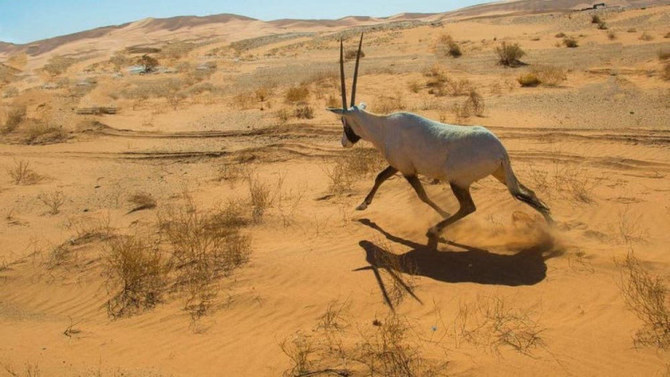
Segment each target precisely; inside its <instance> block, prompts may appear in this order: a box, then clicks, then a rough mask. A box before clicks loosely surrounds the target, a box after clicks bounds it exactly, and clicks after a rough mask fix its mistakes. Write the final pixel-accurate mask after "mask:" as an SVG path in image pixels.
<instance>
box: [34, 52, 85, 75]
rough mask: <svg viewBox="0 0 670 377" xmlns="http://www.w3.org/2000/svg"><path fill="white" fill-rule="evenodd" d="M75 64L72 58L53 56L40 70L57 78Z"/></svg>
mask: <svg viewBox="0 0 670 377" xmlns="http://www.w3.org/2000/svg"><path fill="white" fill-rule="evenodd" d="M76 62H77V61H76V60H75V59H73V58H69V57H65V56H60V55H54V56H52V57H51V58H50V59H49V61H48V62H47V63H46V64H45V65H44V67H42V69H43V70H44V72H46V73H48V74H49V75H51V76H58V75H60V74H63V73H65V71H66V70H67V69H68V68H69V67H70V66H71V65H72V64H74V63H76Z"/></svg>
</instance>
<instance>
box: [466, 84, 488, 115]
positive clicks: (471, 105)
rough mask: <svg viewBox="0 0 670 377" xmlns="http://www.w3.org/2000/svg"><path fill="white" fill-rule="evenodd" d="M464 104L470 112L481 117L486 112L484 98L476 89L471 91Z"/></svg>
mask: <svg viewBox="0 0 670 377" xmlns="http://www.w3.org/2000/svg"><path fill="white" fill-rule="evenodd" d="M463 106H464V107H466V108H467V109H468V112H470V113H472V114H475V115H476V116H479V117H480V116H482V115H483V114H484V98H483V97H482V96H481V95H480V94H479V93H477V91H475V90H474V89H472V90H471V91H470V94H469V95H468V98H467V99H466V100H465V102H464V103H463Z"/></svg>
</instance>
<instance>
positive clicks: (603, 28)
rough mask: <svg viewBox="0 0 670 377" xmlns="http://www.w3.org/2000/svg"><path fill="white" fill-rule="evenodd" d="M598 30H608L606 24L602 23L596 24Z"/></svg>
mask: <svg viewBox="0 0 670 377" xmlns="http://www.w3.org/2000/svg"><path fill="white" fill-rule="evenodd" d="M598 29H600V30H607V29H608V27H607V24H606V23H605V22H604V21H602V22H598Z"/></svg>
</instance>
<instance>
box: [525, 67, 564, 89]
mask: <svg viewBox="0 0 670 377" xmlns="http://www.w3.org/2000/svg"><path fill="white" fill-rule="evenodd" d="M566 79H567V76H566V74H565V70H564V69H562V68H559V67H554V66H550V65H542V66H537V67H534V68H533V69H532V70H531V71H530V72H529V73H526V74H523V75H521V76H520V77H519V79H518V81H519V84H521V86H525V87H527V86H537V85H540V84H542V85H546V86H558V85H559V84H560V83H561V82H563V81H565V80H566Z"/></svg>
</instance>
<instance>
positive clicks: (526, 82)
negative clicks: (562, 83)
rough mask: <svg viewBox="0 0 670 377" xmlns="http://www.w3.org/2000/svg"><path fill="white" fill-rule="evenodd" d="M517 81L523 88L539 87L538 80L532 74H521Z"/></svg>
mask: <svg viewBox="0 0 670 377" xmlns="http://www.w3.org/2000/svg"><path fill="white" fill-rule="evenodd" d="M517 81H518V82H519V84H521V86H523V87H528V86H530V87H533V86H538V85H540V79H539V78H537V75H535V74H534V73H532V72H529V73H523V74H521V76H519V78H518V79H517Z"/></svg>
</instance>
